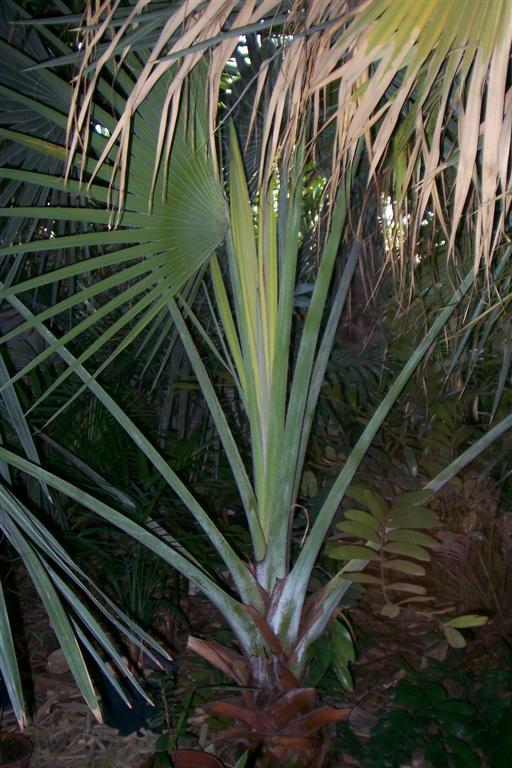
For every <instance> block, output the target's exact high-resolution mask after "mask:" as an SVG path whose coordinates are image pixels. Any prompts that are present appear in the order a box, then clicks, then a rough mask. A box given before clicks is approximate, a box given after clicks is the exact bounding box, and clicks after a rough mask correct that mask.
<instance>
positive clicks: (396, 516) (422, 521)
mask: <svg viewBox="0 0 512 768" xmlns="http://www.w3.org/2000/svg"><path fill="white" fill-rule="evenodd" d="M388 525H389V527H390V528H427V529H428V528H439V518H438V516H437V514H436V513H435V512H433V511H432V510H431V509H426V508H424V507H412V508H411V509H409V510H405V509H403V510H397V509H393V510H392V512H391V515H390V518H389V521H388Z"/></svg>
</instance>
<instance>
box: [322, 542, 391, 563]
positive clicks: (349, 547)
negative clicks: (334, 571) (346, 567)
mask: <svg viewBox="0 0 512 768" xmlns="http://www.w3.org/2000/svg"><path fill="white" fill-rule="evenodd" d="M326 552H327V554H328V555H329V557H332V558H333V559H334V560H352V559H364V560H379V559H380V557H379V555H378V554H377V552H375V551H374V550H373V549H370V548H366V547H361V546H357V545H355V544H335V543H329V544H328V545H327V547H326Z"/></svg>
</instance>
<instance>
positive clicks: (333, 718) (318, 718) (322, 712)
mask: <svg viewBox="0 0 512 768" xmlns="http://www.w3.org/2000/svg"><path fill="white" fill-rule="evenodd" d="M351 711H352V710H351V709H350V708H344V709H336V708H335V707H328V706H325V707H319V708H318V709H317V710H316V711H314V712H311V713H310V714H308V715H306V716H305V717H301V718H300V719H299V720H298V721H297V722H296V723H295V728H296V729H297V730H298V731H299V732H301V733H306V734H307V735H309V734H311V733H315V732H317V731H319V730H320V729H321V728H325V727H326V726H328V725H333V724H335V723H339V722H341V721H342V720H347V718H348V717H349V715H350V713H351Z"/></svg>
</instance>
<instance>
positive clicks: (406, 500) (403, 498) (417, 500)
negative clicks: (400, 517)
mask: <svg viewBox="0 0 512 768" xmlns="http://www.w3.org/2000/svg"><path fill="white" fill-rule="evenodd" d="M432 495H433V494H432V491H428V490H423V491H411V492H410V493H401V494H400V496H398V497H397V498H396V499H395V500H394V501H393V509H396V510H400V511H401V510H402V509H406V510H407V509H410V508H411V507H416V506H421V505H422V504H424V502H426V501H429V500H430V499H431V498H432Z"/></svg>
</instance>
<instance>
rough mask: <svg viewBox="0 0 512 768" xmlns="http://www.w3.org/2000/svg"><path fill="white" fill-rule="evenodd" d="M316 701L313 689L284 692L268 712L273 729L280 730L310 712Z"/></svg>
mask: <svg viewBox="0 0 512 768" xmlns="http://www.w3.org/2000/svg"><path fill="white" fill-rule="evenodd" d="M315 700H316V693H315V689H314V688H297V689H295V690H291V691H286V693H283V694H282V696H279V698H278V699H277V701H275V703H274V704H272V706H271V707H270V709H269V710H268V712H269V717H270V719H271V720H272V722H273V723H274V726H275V728H282V727H284V726H286V724H287V723H289V722H290V720H292V721H296V720H297V718H298V717H300V715H303V714H304V712H307V711H311V707H313V706H314V704H315Z"/></svg>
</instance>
